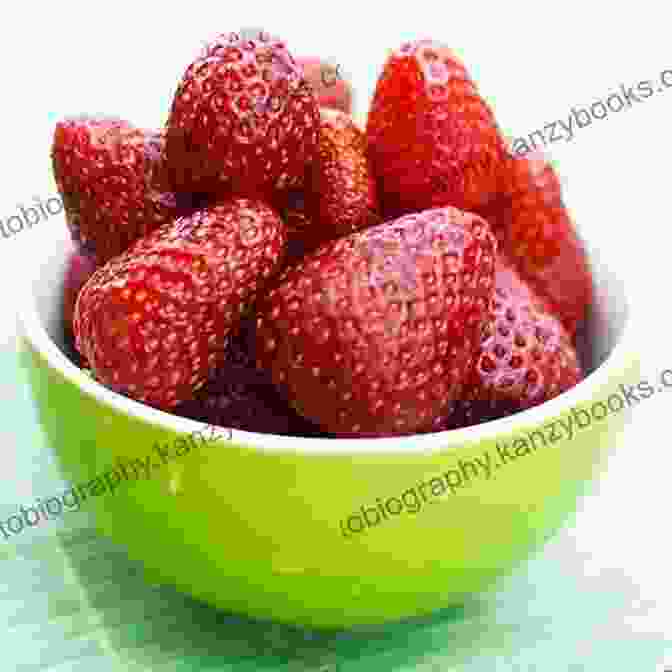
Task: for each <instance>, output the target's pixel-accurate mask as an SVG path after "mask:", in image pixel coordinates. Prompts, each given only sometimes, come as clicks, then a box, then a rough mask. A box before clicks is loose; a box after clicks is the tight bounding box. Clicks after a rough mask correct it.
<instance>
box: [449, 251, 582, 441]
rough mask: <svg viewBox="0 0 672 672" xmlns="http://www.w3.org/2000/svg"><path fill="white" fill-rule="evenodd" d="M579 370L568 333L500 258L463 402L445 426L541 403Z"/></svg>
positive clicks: (574, 379)
mask: <svg viewBox="0 0 672 672" xmlns="http://www.w3.org/2000/svg"><path fill="white" fill-rule="evenodd" d="M582 378H583V371H582V369H581V365H580V363H579V360H578V357H577V354H576V351H575V349H574V347H573V346H572V343H571V339H570V335H569V333H568V332H567V330H566V329H565V328H564V327H563V326H562V324H561V322H560V320H558V319H557V318H556V317H555V316H554V315H553V314H552V312H550V311H549V309H548V306H547V304H546V303H545V302H544V301H543V300H542V299H540V298H539V297H538V296H537V295H536V294H535V293H534V291H533V290H532V289H531V288H530V287H528V285H527V284H526V283H525V281H524V280H522V279H521V277H520V276H519V274H518V273H517V272H516V271H515V270H513V268H511V267H510V266H509V265H508V264H507V263H506V262H504V261H503V260H501V258H500V260H499V261H498V263H497V265H496V271H495V300H494V313H493V318H492V319H491V320H490V321H488V322H487V323H486V326H485V328H484V331H483V340H482V343H481V352H480V354H479V357H478V361H477V364H476V366H475V367H474V369H473V374H472V377H471V380H470V382H469V384H467V385H466V387H465V393H464V400H463V402H462V403H460V404H459V407H458V412H457V413H455V414H454V415H453V417H452V418H450V419H449V422H448V423H447V426H449V427H453V428H454V427H458V426H465V425H473V424H478V423H480V422H486V421H488V420H494V419H495V418H499V417H503V416H505V415H511V414H512V413H515V412H517V411H522V410H525V409H526V408H531V407H532V406H536V405H538V404H541V403H543V402H544V401H547V400H549V399H552V398H553V397H556V396H558V395H559V394H561V393H562V392H565V391H566V390H568V389H570V388H571V387H573V386H574V385H576V384H577V383H578V382H579V381H580V380H581V379H582Z"/></svg>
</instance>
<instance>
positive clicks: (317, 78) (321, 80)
mask: <svg viewBox="0 0 672 672" xmlns="http://www.w3.org/2000/svg"><path fill="white" fill-rule="evenodd" d="M296 62H297V63H298V64H299V65H300V66H301V68H302V69H303V73H304V76H305V77H306V79H307V80H308V83H309V84H310V85H311V86H312V87H313V92H314V94H315V98H316V99H317V104H318V106H319V107H328V108H331V109H334V110H340V111H341V112H345V113H346V114H350V112H351V111H352V86H351V85H350V82H348V81H347V80H346V79H345V78H344V77H343V75H342V73H341V70H340V66H339V65H336V66H334V65H332V64H331V63H327V62H325V61H322V60H320V59H319V58H314V57H304V58H297V59H296Z"/></svg>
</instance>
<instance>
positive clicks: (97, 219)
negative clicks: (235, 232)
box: [51, 117, 186, 264]
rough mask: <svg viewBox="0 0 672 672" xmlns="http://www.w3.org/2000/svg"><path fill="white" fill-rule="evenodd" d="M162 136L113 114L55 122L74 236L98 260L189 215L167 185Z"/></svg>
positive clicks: (55, 155)
mask: <svg viewBox="0 0 672 672" xmlns="http://www.w3.org/2000/svg"><path fill="white" fill-rule="evenodd" d="M163 142H164V140H163V137H162V136H161V134H160V133H157V132H154V131H146V130H142V129H139V128H135V127H134V126H132V125H131V124H129V123H128V122H127V121H123V120H120V119H113V118H108V117H79V118H69V119H65V120H64V121H60V122H59V123H58V124H57V125H56V130H55V132H54V141H53V146H52V154H51V156H52V164H53V170H54V176H55V179H56V183H57V185H58V189H59V191H60V193H61V195H62V197H63V203H64V206H65V212H66V219H67V221H68V225H69V227H70V229H71V232H72V237H73V240H74V242H75V243H76V244H78V245H79V246H81V247H82V249H84V250H85V251H87V252H89V253H91V254H93V255H95V257H96V261H97V263H98V264H103V263H105V262H106V261H108V260H109V259H111V258H112V257H114V256H116V255H117V254H120V253H121V252H123V251H124V250H126V249H127V248H128V247H129V246H130V245H131V244H132V243H133V242H134V241H135V240H137V239H138V238H140V237H141V236H144V235H146V234H147V233H149V232H150V231H153V230H154V229H156V228H158V227H159V226H161V225H162V224H164V223H166V222H168V221H170V220H172V219H174V218H175V217H177V216H179V214H181V213H184V212H185V211H186V210H185V208H183V207H181V206H182V205H183V204H181V203H178V200H177V198H176V196H175V195H174V194H172V193H170V192H169V191H168V189H167V186H166V183H165V180H164V177H163V172H162V170H163V168H162V148H163Z"/></svg>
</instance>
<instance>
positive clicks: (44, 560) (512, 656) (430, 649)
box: [0, 345, 672, 672]
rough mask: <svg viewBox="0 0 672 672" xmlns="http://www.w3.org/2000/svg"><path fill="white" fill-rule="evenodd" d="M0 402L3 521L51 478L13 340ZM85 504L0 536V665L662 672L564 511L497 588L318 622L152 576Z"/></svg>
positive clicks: (4, 357) (54, 475) (661, 643)
mask: <svg viewBox="0 0 672 672" xmlns="http://www.w3.org/2000/svg"><path fill="white" fill-rule="evenodd" d="M0 408H1V409H2V410H1V413H2V417H3V419H4V422H3V423H1V424H0V438H2V440H3V441H2V445H3V448H2V453H3V458H2V461H1V462H0V464H2V465H3V466H4V468H3V476H2V481H1V482H2V486H1V488H0V519H1V520H5V519H6V518H7V517H8V516H9V515H11V514H13V513H14V512H15V511H16V510H17V508H18V506H19V505H20V504H29V503H30V502H31V500H33V499H35V498H36V497H38V496H45V497H48V496H49V495H50V494H51V493H54V492H58V491H59V490H60V489H61V488H62V486H63V483H62V481H61V480H60V478H59V476H58V470H57V467H56V462H55V459H54V456H53V455H52V453H51V451H50V449H49V448H48V447H47V443H46V441H45V438H44V436H43V435H42V432H41V429H40V427H39V424H38V422H37V417H36V413H35V409H34V407H33V403H32V399H31V395H30V390H29V388H28V386H27V384H26V381H25V378H24V373H23V371H22V369H21V368H20V367H19V365H18V360H17V355H16V351H15V348H14V346H13V345H11V346H10V347H7V348H5V349H4V350H0ZM63 421H64V422H68V421H72V420H70V419H68V418H64V419H63ZM578 515H579V516H580V515H581V514H580V513H579V514H578ZM87 516H88V514H86V513H83V512H78V513H74V512H72V513H68V514H66V515H64V516H63V517H62V518H60V519H58V520H54V521H51V522H50V523H49V525H46V526H42V527H41V528H40V529H37V528H36V529H35V530H27V531H24V532H23V533H21V534H19V535H16V537H12V539H11V540H9V541H5V540H0V571H1V573H0V596H1V598H0V644H1V646H0V670H1V671H2V672H5V671H8V672H9V671H16V672H38V671H42V670H49V671H50V672H79V671H86V672H92V671H96V672H105V671H107V670H157V671H159V670H160V671H163V670H166V671H167V670H175V671H182V670H184V671H189V672H191V671H196V670H204V671H205V670H218V671H225V670H226V671H229V670H230V671H232V672H247V671H252V670H269V671H270V670H274V671H278V672H279V671H281V670H283V671H284V670H286V671H292V672H294V671H296V672H300V671H304V670H305V671H308V670H311V671H313V672H335V671H338V672H365V671H366V672H378V671H380V672H402V671H405V670H417V671H426V672H429V671H430V670H432V671H435V672H453V671H465V672H466V671H469V672H472V671H473V672H477V671H478V672H481V671H482V672H499V671H510V672H567V671H568V670H569V671H572V672H574V671H576V672H579V671H580V670H590V671H591V672H593V671H598V670H599V671H601V670H609V671H610V672H645V671H647V672H648V671H649V670H650V671H651V672H658V671H661V672H662V670H663V669H665V668H664V665H663V661H665V660H667V661H672V655H671V654H672V638H667V637H665V636H664V635H662V634H660V633H658V634H656V633H655V632H649V633H646V632H644V633H643V632H637V631H636V630H635V629H633V628H632V627H631V625H630V623H631V620H632V615H633V613H641V612H642V610H646V608H647V604H646V603H637V600H638V599H639V598H638V595H637V590H636V587H634V586H632V585H630V584H629V583H628V581H626V580H623V577H619V576H618V575H617V574H618V573H617V572H616V574H614V573H611V574H610V573H605V572H601V573H599V574H598V575H590V574H589V573H587V572H586V571H584V559H583V558H582V555H581V554H580V553H579V552H578V550H577V549H576V548H574V546H573V543H572V535H571V530H572V526H573V525H574V524H575V522H576V519H574V520H573V521H570V522H569V523H568V525H567V528H566V530H564V531H563V533H562V534H560V535H559V536H558V537H556V539H554V540H553V541H552V542H551V543H550V544H548V545H547V546H546V548H545V549H544V550H543V552H542V553H540V554H538V555H537V556H536V557H534V558H532V559H531V561H530V562H529V563H528V564H527V565H526V566H525V567H523V568H521V569H520V570H519V571H518V572H517V573H516V574H515V575H514V576H512V577H510V578H509V579H507V580H505V581H504V582H502V583H501V585H500V586H499V587H498V589H497V591H493V592H491V593H489V594H487V595H483V596H480V597H479V598H477V599H474V600H473V601H472V602H470V603H469V604H467V605H464V606H463V607H461V608H459V609H453V610H449V611H444V612H441V613H437V614H435V615H434V616H433V617H432V618H429V619H426V620H422V621H413V622H410V623H404V624H399V625H394V626H388V627H385V628H380V629H375V630H369V631H367V632H358V633H349V632H342V633H338V632H331V633H326V632H313V631H306V630H300V629H295V628H290V627H287V626H283V625H278V624H269V623H258V622H252V621H249V620H247V619H245V618H242V617H239V616H233V615H229V614H225V613H221V612H218V611H216V610H214V609H212V608H210V607H208V606H206V605H204V604H200V603H198V602H195V601H193V600H191V599H190V598H188V597H185V596H182V595H180V594H178V593H177V592H176V591H174V590H172V589H170V588H167V587H161V586H155V585H152V584H151V583H150V582H148V580H147V579H146V578H145V577H144V575H143V572H142V569H141V568H140V567H139V566H138V565H136V564H134V563H132V562H130V561H129V560H128V559H127V558H126V557H125V554H124V551H123V549H121V548H119V547H115V546H114V545H113V544H112V543H111V542H110V541H108V540H106V539H104V538H101V537H99V536H98V535H97V533H96V532H95V531H94V530H93V528H92V526H91V521H90V519H88V518H87ZM668 664H669V662H668ZM670 669H672V668H670Z"/></svg>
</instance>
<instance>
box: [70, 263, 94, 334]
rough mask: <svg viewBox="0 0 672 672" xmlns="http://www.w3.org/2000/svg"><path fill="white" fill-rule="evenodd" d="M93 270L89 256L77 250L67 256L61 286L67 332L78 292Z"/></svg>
mask: <svg viewBox="0 0 672 672" xmlns="http://www.w3.org/2000/svg"><path fill="white" fill-rule="evenodd" d="M95 270H96V262H95V260H94V259H93V258H92V257H91V256H90V255H87V254H85V253H83V252H81V251H79V250H76V251H73V252H72V253H71V254H70V255H69V257H68V262H67V267H66V271H65V280H64V285H63V321H64V324H65V328H66V330H67V331H71V329H72V318H73V316H74V314H75V303H76V302H77V296H78V295H79V291H80V290H81V288H82V287H83V286H84V284H85V283H86V281H87V280H88V279H89V278H90V277H91V276H92V275H93V272H94V271H95Z"/></svg>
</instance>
